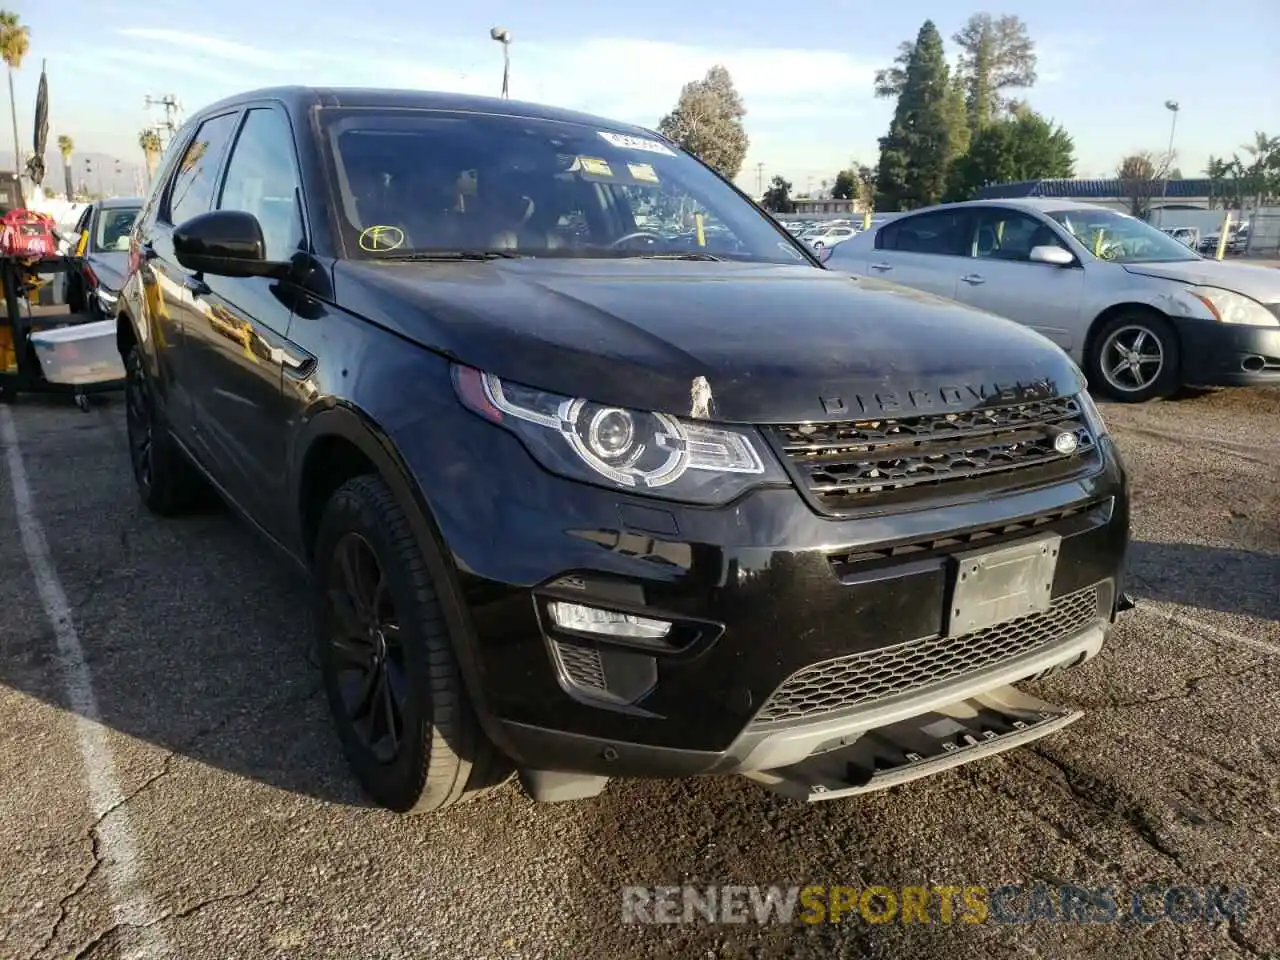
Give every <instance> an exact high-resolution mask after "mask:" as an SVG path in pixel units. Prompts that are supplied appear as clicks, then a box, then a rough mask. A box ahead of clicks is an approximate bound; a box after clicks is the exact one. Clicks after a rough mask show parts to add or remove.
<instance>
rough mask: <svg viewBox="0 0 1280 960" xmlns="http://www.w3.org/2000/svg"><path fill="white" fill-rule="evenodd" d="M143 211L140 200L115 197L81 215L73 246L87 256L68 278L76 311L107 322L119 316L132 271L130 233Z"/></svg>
mask: <svg viewBox="0 0 1280 960" xmlns="http://www.w3.org/2000/svg"><path fill="white" fill-rule="evenodd" d="M141 209H142V198H140V197H111V198H109V199H106V200H95V201H94V202H93V203H90V204H88V205H87V206H86V207H85V209H84V212H83V213H81V214H80V219H79V220H77V221H76V225H75V229H74V231H73V233H72V239H71V243H72V246H73V247H76V248H78V249H80V251H81V253H82V254H83V257H84V261H83V266H82V267H81V269H80V271H79V272H78V273H73V274H69V275H68V277H67V303H68V304H69V305H70V306H71V309H72V311H73V312H76V313H94V314H97V315H99V316H101V317H102V318H103V319H110V318H112V317H114V316H116V314H117V313H118V310H117V308H116V299H117V298H118V297H119V296H120V288H121V287H122V286H123V285H124V278H125V275H126V274H127V273H128V272H129V232H130V231H131V230H132V229H133V222H134V221H135V220H136V219H137V218H138V211H139V210H141ZM86 235H87V236H86ZM82 238H83V243H82Z"/></svg>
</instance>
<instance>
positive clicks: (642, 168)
mask: <svg viewBox="0 0 1280 960" xmlns="http://www.w3.org/2000/svg"><path fill="white" fill-rule="evenodd" d="M627 169H628V170H630V171H631V176H632V177H634V178H635V179H636V180H644V181H646V182H648V183H657V182H658V172H657V171H656V170H654V169H653V164H652V163H628V164H627Z"/></svg>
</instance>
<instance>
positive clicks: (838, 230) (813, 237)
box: [800, 224, 857, 250]
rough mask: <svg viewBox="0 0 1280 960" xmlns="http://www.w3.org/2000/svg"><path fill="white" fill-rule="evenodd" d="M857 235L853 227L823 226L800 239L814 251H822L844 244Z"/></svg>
mask: <svg viewBox="0 0 1280 960" xmlns="http://www.w3.org/2000/svg"><path fill="white" fill-rule="evenodd" d="M856 233H857V231H856V230H854V229H853V227H850V226H847V225H844V224H835V225H833V226H821V227H818V228H817V229H815V230H810V231H809V232H808V233H806V234H803V235H802V236H801V237H800V240H801V242H802V243H807V244H808V245H809V246H811V247H813V249H814V250H822V249H824V248H826V247H834V246H836V244H840V243H844V241H846V240H848V239H849V238H850V237H852V236H854V235H855V234H856Z"/></svg>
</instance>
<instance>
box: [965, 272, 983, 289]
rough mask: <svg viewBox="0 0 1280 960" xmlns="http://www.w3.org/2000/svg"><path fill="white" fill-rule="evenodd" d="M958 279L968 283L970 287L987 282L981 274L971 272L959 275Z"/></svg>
mask: <svg viewBox="0 0 1280 960" xmlns="http://www.w3.org/2000/svg"><path fill="white" fill-rule="evenodd" d="M960 279H961V281H962V282H964V283H967V284H969V285H970V286H971V287H976V286H978V285H979V284H983V283H986V282H987V281H986V280H985V279H983V277H982V274H980V273H971V274H969V275H968V276H965V277H961V278H960Z"/></svg>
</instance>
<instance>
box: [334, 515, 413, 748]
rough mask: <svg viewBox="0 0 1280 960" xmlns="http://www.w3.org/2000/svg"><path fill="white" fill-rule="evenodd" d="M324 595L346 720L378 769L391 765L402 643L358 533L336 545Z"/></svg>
mask: <svg viewBox="0 0 1280 960" xmlns="http://www.w3.org/2000/svg"><path fill="white" fill-rule="evenodd" d="M326 589H327V597H328V602H329V611H330V614H331V615H330V616H329V617H328V618H327V623H328V624H329V627H330V630H329V644H330V646H331V653H332V655H333V658H334V664H335V668H336V671H337V680H338V693H339V696H340V698H341V701H342V705H343V708H344V709H345V711H346V716H347V719H348V720H349V721H350V723H351V726H352V729H353V730H354V731H355V733H356V735H357V737H358V738H359V740H360V742H361V744H362V746H363V747H364V748H365V749H366V750H368V751H369V752H370V753H371V754H372V755H373V757H374V759H376V760H377V762H378V763H381V764H387V763H393V762H394V761H395V760H396V758H397V757H398V756H399V755H400V748H401V744H402V743H403V742H404V739H405V706H406V702H407V700H408V696H409V679H408V672H407V669H406V665H405V651H404V643H403V639H402V637H401V633H400V624H399V621H398V618H397V614H396V608H395V603H394V601H393V600H392V597H391V591H390V589H389V586H388V583H387V578H386V576H385V575H384V574H383V571H382V567H381V566H380V565H379V563H378V558H377V556H376V555H375V553H374V550H373V547H372V546H370V544H369V541H368V540H366V539H365V538H364V537H363V536H361V535H360V534H359V533H355V532H347V533H345V534H343V535H342V537H341V538H340V539H339V540H338V542H337V544H336V546H335V548H334V551H333V557H332V560H331V562H330V565H329V577H328V582H327V585H326Z"/></svg>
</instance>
